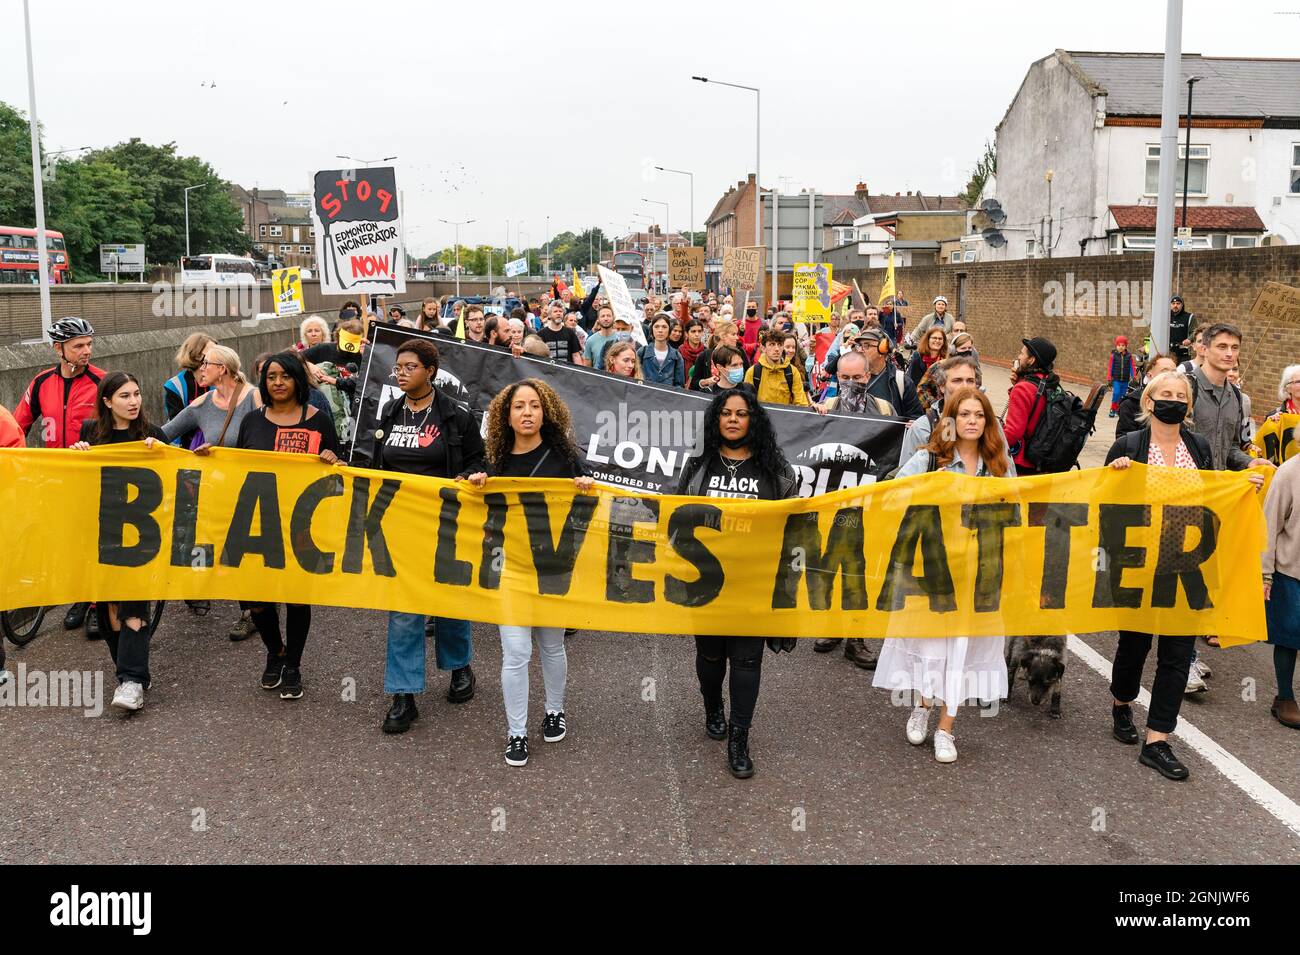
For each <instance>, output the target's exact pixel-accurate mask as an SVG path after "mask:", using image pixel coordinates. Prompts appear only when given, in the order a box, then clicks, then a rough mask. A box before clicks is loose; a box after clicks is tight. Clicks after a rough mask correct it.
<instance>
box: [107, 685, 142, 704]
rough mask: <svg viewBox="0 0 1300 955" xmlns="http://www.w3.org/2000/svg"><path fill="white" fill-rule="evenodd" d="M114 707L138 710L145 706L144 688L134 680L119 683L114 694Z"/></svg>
mask: <svg viewBox="0 0 1300 955" xmlns="http://www.w3.org/2000/svg"><path fill="white" fill-rule="evenodd" d="M113 705H114V706H116V707H117V708H118V709H121V710H138V709H140V708H141V707H142V706H144V687H142V686H141V685H140V684H139V683H136V682H135V681H134V680H127V681H126V682H124V683H119V684H118V687H117V692H115V693H114V694H113Z"/></svg>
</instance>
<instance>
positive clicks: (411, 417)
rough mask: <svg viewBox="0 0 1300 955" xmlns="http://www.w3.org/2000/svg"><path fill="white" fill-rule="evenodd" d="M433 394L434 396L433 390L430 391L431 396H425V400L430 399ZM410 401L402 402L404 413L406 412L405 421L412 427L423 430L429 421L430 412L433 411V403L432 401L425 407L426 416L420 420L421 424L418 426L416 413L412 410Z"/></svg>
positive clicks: (421, 399)
mask: <svg viewBox="0 0 1300 955" xmlns="http://www.w3.org/2000/svg"><path fill="white" fill-rule="evenodd" d="M431 394H433V391H432V390H430V391H429V394H427V395H425V396H424V398H427V397H429V395H431ZM424 398H420V399H418V400H420V401H423V400H424ZM409 401H410V399H409V398H408V399H406V400H405V401H403V402H402V411H403V412H405V421H406V423H407V424H408V425H412V426H415V427H418V428H419V429H421V430H423V429H424V425H425V422H426V421H428V420H429V412H430V411H432V410H433V402H432V401H430V402H429V404H428V405H427V406H426V407H425V409H424V415H423V416H422V417H421V418H420V421H419V424H418V425H417V424H416V422H415V412H414V411H412V410H411V406H410V404H409Z"/></svg>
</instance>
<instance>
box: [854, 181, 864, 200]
mask: <svg viewBox="0 0 1300 955" xmlns="http://www.w3.org/2000/svg"><path fill="white" fill-rule="evenodd" d="M853 195H854V196H855V197H856V198H858V199H865V198H867V184H866V183H865V182H859V183H858V184H857V185H856V186H854V187H853Z"/></svg>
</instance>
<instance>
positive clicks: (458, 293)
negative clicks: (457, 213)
mask: <svg viewBox="0 0 1300 955" xmlns="http://www.w3.org/2000/svg"><path fill="white" fill-rule="evenodd" d="M438 221H439V222H441V223H443V224H444V225H450V226H455V227H456V239H455V242H456V297H457V298H459V297H460V227H461V226H463V225H469V224H470V223H471V222H473V221H474V220H473V219H466V220H465V221H464V222H452V221H450V220H448V219H439V220H438Z"/></svg>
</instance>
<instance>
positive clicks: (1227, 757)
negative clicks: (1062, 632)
mask: <svg viewBox="0 0 1300 955" xmlns="http://www.w3.org/2000/svg"><path fill="white" fill-rule="evenodd" d="M1156 639H1159V637H1157V638H1156ZM1066 646H1067V647H1069V649H1070V651H1071V652H1072V653H1074V655H1075V656H1077V657H1078V658H1079V659H1081V660H1082V661H1083V662H1084V663H1086V664H1088V666H1090V667H1092V669H1094V670H1096V671H1097V672H1098V673H1100V674H1101V675H1102V676H1103V677H1105V678H1106V680H1107V684H1108V685H1109V681H1110V670H1111V661H1109V660H1107V659H1106V658H1105V657H1104V656H1102V655H1101V654H1100V653H1098V652H1097V651H1096V650H1094V649H1093V648H1092V647H1090V646H1088V644H1086V643H1084V642H1083V641H1082V640H1080V639H1079V638H1078V637H1077V636H1075V635H1074V634H1072V633H1071V634H1068V635H1067V636H1066ZM1133 702H1135V703H1137V704H1138V706H1140V707H1142V708H1143V709H1145V710H1150V708H1151V694H1150V692H1148V691H1147V689H1146V687H1142V688H1140V689H1139V690H1138V697H1137V699H1136V700H1134V701H1133ZM1173 735H1174V736H1177V737H1178V738H1179V739H1181V740H1182V741H1183V742H1185V743H1186V744H1187V745H1188V746H1190V747H1191V748H1192V750H1193V751H1194V752H1195V753H1196V754H1197V755H1198V756H1200V757H1201V758H1202V759H1204V760H1205V761H1206V762H1207V763H1209V764H1210V765H1211V766H1213V767H1214V768H1215V769H1217V770H1218V771H1219V772H1220V773H1222V774H1223V775H1224V776H1226V777H1227V778H1228V780H1229V781H1230V782H1232V783H1233V784H1234V785H1235V786H1236V787H1237V788H1238V789H1240V790H1241V791H1242V792H1244V793H1245V794H1246V795H1247V796H1249V797H1250V798H1251V799H1253V800H1254V801H1255V802H1256V803H1258V804H1259V805H1260V806H1262V807H1263V808H1264V809H1267V810H1268V811H1269V812H1270V813H1272V814H1273V815H1274V816H1275V817H1277V819H1278V820H1279V821H1280V822H1281V823H1282V824H1283V825H1285V826H1286V827H1287V828H1288V829H1290V830H1291V832H1292V833H1294V834H1295V835H1297V836H1300V805H1296V803H1294V802H1293V801H1292V800H1291V799H1290V798H1289V797H1288V796H1287V795H1286V794H1285V793H1283V792H1282V791H1281V790H1279V789H1278V788H1277V787H1276V786H1274V785H1273V784H1272V783H1270V782H1269V781H1268V780H1266V779H1264V778H1263V777H1262V776H1260V775H1259V774H1258V773H1257V772H1255V771H1254V770H1253V769H1251V768H1250V767H1249V766H1247V765H1246V764H1245V763H1243V762H1242V761H1241V760H1239V759H1238V758H1237V757H1236V756H1233V755H1232V754H1231V753H1229V752H1228V751H1227V750H1226V749H1224V748H1223V747H1222V746H1220V745H1219V744H1218V743H1216V742H1215V741H1214V740H1212V739H1210V737H1208V736H1206V735H1205V734H1204V733H1203V732H1201V731H1200V730H1198V729H1197V728H1196V727H1195V726H1193V725H1192V724H1191V723H1190V722H1188V720H1187V718H1186V717H1184V716H1182V715H1179V717H1178V728H1177V729H1176V730H1174V733H1173Z"/></svg>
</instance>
